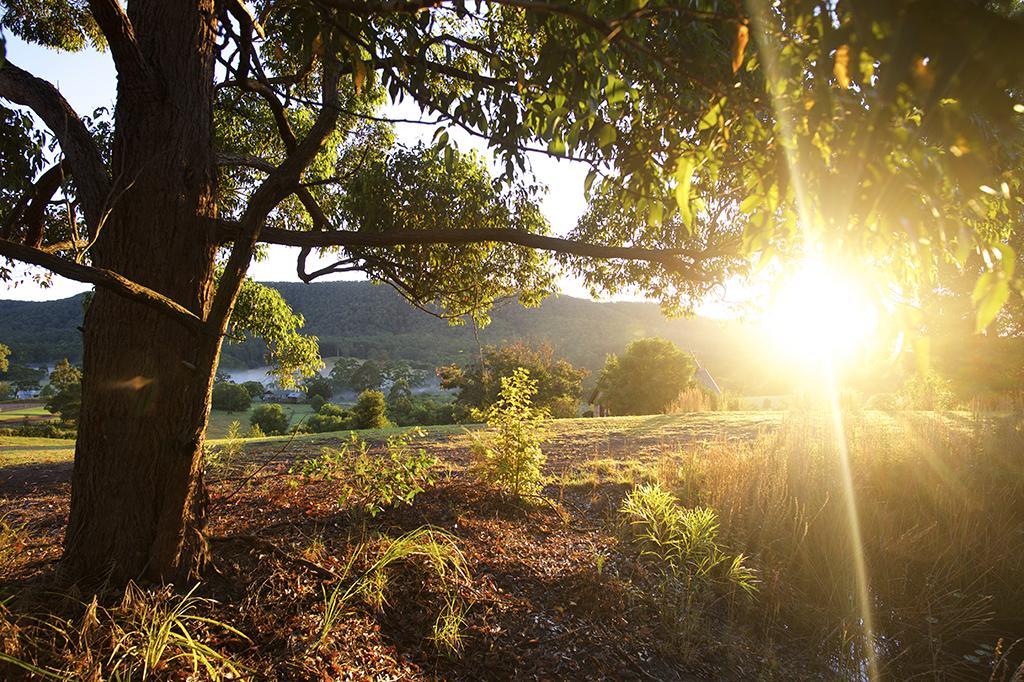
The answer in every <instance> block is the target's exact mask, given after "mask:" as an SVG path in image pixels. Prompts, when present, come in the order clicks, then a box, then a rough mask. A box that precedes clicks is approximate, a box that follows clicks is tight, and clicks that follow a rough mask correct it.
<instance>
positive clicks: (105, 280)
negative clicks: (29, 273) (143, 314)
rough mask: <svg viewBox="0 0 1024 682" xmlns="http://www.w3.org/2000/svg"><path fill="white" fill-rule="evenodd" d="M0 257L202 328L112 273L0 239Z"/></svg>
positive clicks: (173, 305)
mask: <svg viewBox="0 0 1024 682" xmlns="http://www.w3.org/2000/svg"><path fill="white" fill-rule="evenodd" d="M0 256H4V257H6V258H10V259H13V260H17V261H21V262H23V263H30V264H32V265H38V266H41V267H44V268H46V269H47V270H50V271H51V272H55V273H57V274H58V275H61V276H62V277H67V278H68V279H73V280H75V281H76V282H85V283H86V284H95V285H96V286H100V287H104V288H106V289H109V290H110V291H113V292H114V293H117V294H120V295H121V296H124V297H126V298H130V299H132V300H133V301H138V302H139V303H142V304H143V305H146V306H149V307H150V308H153V309H154V310H158V311H160V312H162V313H165V314H168V315H171V316H172V317H173V318H174V319H176V320H177V321H178V322H180V323H181V324H183V325H185V326H186V327H188V328H189V329H193V330H196V331H198V330H200V329H201V328H202V326H203V320H202V319H201V318H200V317H199V316H197V315H196V314H195V313H193V312H192V311H191V310H189V309H188V308H185V307H184V306H182V305H181V304H179V303H177V302H176V301H174V300H172V299H170V298H168V297H167V296H164V295H163V294H161V293H159V292H157V291H153V290H152V289H150V288H148V287H144V286H142V285H141V284H137V283H135V282H133V281H131V280H129V279H127V278H125V277H123V276H121V275H119V274H117V273H116V272H112V271H110V270H105V269H103V268H96V267H92V266H89V265H82V264H81V263H75V262H73V261H69V260H65V259H63V258H59V257H57V256H55V255H53V254H51V253H47V252H46V251H43V250H41V249H35V248H32V247H31V246H25V245H24V244H16V243H15V242H12V241H8V240H6V239H0Z"/></svg>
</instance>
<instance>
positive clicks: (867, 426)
mask: <svg viewBox="0 0 1024 682" xmlns="http://www.w3.org/2000/svg"><path fill="white" fill-rule="evenodd" d="M225 416H229V415H225ZM296 416H299V415H293V418H294V417H296ZM235 418H237V416H236V417H235ZM837 427H839V428H838V429H837ZM224 428H225V429H226V424H224ZM479 428H480V427H479V426H466V427H464V426H442V427H429V428H427V429H425V432H426V433H425V436H424V438H423V440H422V441H421V443H422V446H423V448H424V449H425V450H426V451H427V453H428V454H429V455H433V456H436V457H438V458H439V459H440V460H441V461H442V463H444V464H447V465H449V466H445V467H440V468H437V470H436V473H435V474H434V476H433V478H432V479H431V481H429V482H425V481H419V482H418V483H417V485H419V484H420V483H422V488H421V489H419V490H418V493H419V494H418V495H416V497H415V500H412V501H411V502H409V503H407V504H403V503H398V502H395V500H394V499H392V500H391V502H390V503H389V504H387V505H385V506H384V507H382V508H381V509H379V510H378V511H379V513H374V514H372V515H369V514H367V513H366V512H365V511H361V509H362V508H361V507H359V506H358V505H357V504H355V503H353V502H352V499H353V498H352V495H353V494H358V491H359V490H360V486H367V485H368V486H370V488H369V489H372V490H374V491H376V492H375V494H380V493H381V492H382V491H384V492H387V491H388V490H390V488H389V486H390V485H393V484H394V482H395V481H396V480H398V479H396V478H395V473H394V472H392V474H391V475H390V477H389V476H384V475H381V474H380V472H378V473H377V474H374V473H373V472H375V471H377V470H376V469H374V468H373V467H374V466H375V465H373V464H370V463H368V462H366V461H361V460H360V459H359V458H357V457H355V456H354V453H352V452H351V451H350V452H349V455H348V456H345V457H341V458H337V459H335V460H333V463H331V460H328V459H327V458H326V457H324V458H321V459H322V460H323V461H324V462H325V463H327V466H328V467H330V468H329V469H320V470H319V471H320V472H321V473H319V474H315V473H314V474H308V473H303V474H298V473H291V465H292V462H293V461H294V460H295V459H305V458H309V457H318V456H319V455H320V454H321V451H322V448H323V446H335V447H338V446H340V444H341V443H342V441H343V440H344V439H345V438H346V437H347V435H348V434H347V433H334V434H307V435H301V436H295V437H289V436H278V437H270V438H263V439H258V440H248V441H245V442H244V445H243V451H242V452H240V453H237V454H236V455H234V457H236V458H237V459H230V458H228V459H223V460H221V461H220V462H219V463H218V464H217V465H216V466H215V467H213V469H212V470H211V472H210V476H209V477H208V480H209V482H210V492H211V499H212V507H211V509H212V516H211V534H212V535H213V536H214V537H215V538H219V539H218V540H217V541H216V543H217V544H216V550H215V553H216V555H217V557H218V558H219V561H220V562H221V563H219V564H218V565H219V566H226V567H230V569H229V573H227V574H225V575H223V576H221V577H220V578H218V579H217V580H211V581H210V582H208V583H203V585H202V588H201V590H202V591H201V592H200V593H199V594H201V595H202V596H203V597H204V598H209V599H210V600H211V601H201V602H200V601H196V602H190V603H189V609H193V610H194V613H195V615H196V616H198V617H201V618H204V619H209V620H208V621H203V622H211V623H228V624H230V626H231V627H233V628H237V629H238V630H239V631H241V632H244V633H245V635H246V637H248V638H249V639H251V643H250V642H245V643H241V642H238V641H236V640H234V639H233V638H230V637H229V638H224V637H222V636H218V635H217V633H216V630H217V628H216V627H213V628H212V630H213V632H207V633H206V634H205V635H201V636H204V637H205V639H204V641H209V642H213V643H214V644H213V646H214V648H215V649H216V650H217V652H218V653H217V656H224V657H231V660H233V661H234V662H236V663H237V664H238V665H240V666H244V667H245V668H247V669H249V670H252V671H255V672H254V675H255V676H256V677H257V678H260V677H264V678H267V679H284V678H282V677H281V676H280V675H279V674H278V671H282V670H285V671H289V672H288V675H289V679H292V678H294V679H332V678H336V677H338V676H340V675H341V673H340V672H339V671H340V670H344V671H346V672H347V673H350V674H351V675H352V676H353V677H357V678H378V677H379V678H391V679H403V678H420V677H432V678H443V679H467V680H468V679H513V678H540V679H554V678H583V677H587V678H594V679H597V678H603V679H625V678H629V679H639V678H645V679H652V678H653V679H724V680H747V679H766V680H771V679H849V680H863V679H868V678H869V677H870V678H872V679H912V678H914V679H918V678H919V679H992V680H1001V681H1003V682H1008V681H1009V680H1011V678H1012V679H1018V678H1016V677H1013V676H1014V671H1017V673H1016V674H1017V675H1024V663H1022V659H1024V647H1022V645H1020V644H1018V645H1016V646H1014V642H1016V641H1017V640H1022V641H1024V615H1022V614H1024V592H1022V591H1021V590H1020V585H1021V584H1024V421H1022V420H1021V419H1020V418H1019V417H1009V418H1008V417H998V418H997V417H982V416H977V415H971V414H968V413H959V412H949V413H930V412H899V413H895V412H893V413H890V412H874V411H864V412H851V413H847V414H845V415H843V416H842V419H841V420H840V422H839V423H838V424H837V423H836V422H834V421H833V420H832V418H831V415H829V414H828V413H825V412H789V413H781V412H737V413H701V414H685V415H664V416H650V417H620V418H606V419H567V420H553V421H550V422H547V423H546V424H545V425H544V427H543V429H544V432H545V436H546V437H547V441H546V443H545V444H544V446H543V450H544V453H545V455H546V456H547V462H546V463H545V465H544V467H543V472H544V474H545V481H544V485H543V487H542V489H541V490H540V493H539V495H537V496H535V498H533V501H531V500H520V501H518V502H510V501H509V499H508V498H505V497H502V496H500V495H496V494H495V492H494V491H493V489H491V488H490V487H489V486H488V485H487V484H485V483H483V482H482V481H481V480H479V479H477V478H476V477H475V473H473V472H474V470H473V469H470V468H467V467H465V466H464V465H466V464H468V463H469V461H470V460H469V447H468V446H469V444H470V442H471V441H472V435H471V432H472V431H473V430H476V429H479ZM403 430H404V429H381V430H374V431H364V432H361V433H360V436H361V437H362V438H364V439H365V440H367V441H369V442H372V443H373V444H375V445H380V444H381V442H382V441H384V440H385V439H386V438H387V437H388V436H389V435H393V434H395V433H397V432H399V431H403ZM211 444H212V446H213V447H214V448H223V447H224V446H225V445H226V441H224V440H223V439H222V440H216V439H214V440H212V441H211ZM70 446H71V443H70V442H66V441H52V440H45V439H21V438H18V439H14V438H8V439H0V456H2V457H4V458H6V459H7V460H8V461H9V462H11V463H14V464H25V463H31V462H47V461H55V460H60V459H62V458H64V459H66V458H67V457H69V456H70V453H71V447H70ZM282 453H283V455H284V456H282V457H278V455H280V454H282ZM392 454H393V455H394V454H395V453H394V451H393V452H392ZM371 459H372V460H374V461H377V462H384V463H385V466H387V465H386V463H387V462H388V461H391V460H390V459H389V458H386V457H379V458H371ZM401 466H402V467H405V466H407V464H405V463H402V464H401ZM304 470H308V469H304ZM12 471H14V470H13V469H12ZM382 471H383V470H382ZM401 475H402V476H405V475H407V473H403V474H401ZM3 481H4V477H3V474H2V473H0V484H2V483H3ZM59 484H60V481H58V480H54V479H51V480H50V481H42V482H38V481H37V482H36V483H34V484H32V485H27V486H26V487H23V488H20V489H19V490H18V491H17V492H13V493H11V494H9V495H7V497H4V496H3V495H2V494H0V521H2V522H3V524H6V526H4V527H3V528H0V534H2V533H3V532H6V533H7V534H8V535H9V536H10V538H12V540H11V542H10V543H9V544H10V546H12V547H14V550H12V551H10V552H5V551H4V549H3V547H2V546H0V575H3V574H6V575H9V576H12V578H11V579H12V580H21V581H24V580H27V579H29V578H31V577H33V576H37V577H40V579H42V580H43V581H44V582H45V579H46V574H45V569H44V568H40V567H46V566H50V565H52V562H53V561H55V560H56V558H57V557H58V556H59V540H60V537H61V534H62V532H63V522H64V518H65V517H64V515H65V514H66V510H67V489H66V487H65V488H60V487H58V486H59ZM0 492H2V486H0ZM644 496H646V497H644ZM356 499H359V498H358V497H357V498H356ZM630 500H633V502H632V503H631V504H633V507H632V509H633V510H634V511H633V512H630V513H632V514H633V516H632V517H629V516H626V513H627V512H626V511H624V510H625V509H626V508H627V503H629V501H630ZM637 500H640V502H637ZM644 500H646V501H644ZM701 519H703V521H702V520H701ZM0 525H2V524H0ZM424 528H428V529H429V534H427V535H423V532H424V530H423V529H424ZM4 529H6V530H4ZM435 533H436V534H435ZM417 534H419V535H417ZM409 537H413V538H419V540H416V542H420V543H423V542H426V544H418V545H417V544H409V545H402V544H401V543H403V542H412V541H410V540H406V538H409ZM252 538H256V539H255V540H253V539H252ZM19 543H20V544H19ZM252 543H255V544H252ZM439 543H440V544H439ZM2 544H3V543H0V545H2ZM249 544H252V546H251V547H249V546H248V545H249ZM19 546H23V547H32V548H34V549H33V550H31V551H19V550H18V549H17V548H18V547H19ZM694 547H704V548H705V549H704V550H701V551H705V552H706V553H705V554H704V555H699V556H702V557H703V558H700V560H699V561H698V560H696V559H695V558H694V557H696V556H698V555H696V554H693V552H694V551H696V550H694V549H693V548H694ZM675 548H684V549H681V550H677V549H675ZM708 548H710V549H708ZM402 552H409V553H410V554H408V555H407V557H408V560H405V559H401V558H398V559H395V561H396V562H397V563H398V564H400V565H399V566H398V567H397V568H396V569H395V570H394V571H389V572H388V574H387V575H386V576H385V575H384V574H379V575H378V574H372V575H374V576H375V577H374V578H373V580H374V581H380V582H379V583H378V582H373V584H372V585H371V584H369V583H368V584H367V585H365V586H362V587H359V589H360V590H364V589H365V590H367V591H366V592H351V593H346V594H355V595H356V596H355V597H351V596H346V597H345V599H349V600H350V601H349V602H346V603H345V604H344V608H343V609H340V610H339V608H337V604H335V605H334V606H332V602H331V598H330V595H331V594H332V592H331V590H332V589H335V588H336V587H337V586H346V588H349V587H350V588H351V589H352V590H355V589H356V583H355V582H353V580H360V579H361V578H354V577H353V576H364V575H370V574H368V573H366V571H371V570H372V565H373V564H372V563H368V562H373V561H375V560H376V557H382V556H388V557H402V556H405V555H403V554H402ZM673 552H675V554H673ZM679 552H682V553H681V554H679ZM673 556H677V557H678V556H682V557H683V560H680V561H676V560H675V559H673V558H672V557H673ZM416 557H420V559H416ZM423 557H430V558H429V560H426V561H424V560H421V559H422V558H423ZM736 561H739V562H740V563H739V564H736V563H735V562H736ZM5 562H6V563H5ZM439 565H443V567H444V569H445V570H452V571H455V572H456V573H458V578H457V580H456V582H455V583H449V582H445V581H441V582H439V578H438V575H437V574H434V573H432V571H433V570H435V569H436V567H437V566H439ZM431 566H434V569H432V568H430V567H431ZM737 566H738V568H737ZM350 571H351V572H350ZM446 575H448V574H446ZM448 579H449V578H446V579H445V580H448ZM739 585H747V587H743V588H741V587H738V586H739ZM2 588H3V580H2V579H0V589H2ZM748 588H749V589H748ZM439 590H440V591H439ZM240 595H242V596H240ZM374 595H376V596H374ZM123 597H124V595H116V594H115V595H111V596H110V599H108V601H107V602H105V604H106V605H105V606H103V607H102V609H101V611H100V612H99V618H100V620H101V622H102V623H103V625H102V626H100V631H102V632H106V631H107V630H110V631H111V632H115V633H120V632H122V631H123V628H125V627H129V626H130V624H131V623H134V622H137V620H138V618H139V615H138V613H136V612H134V611H132V607H131V606H130V605H131V604H136V605H138V608H147V609H148V608H156V607H150V606H148V605H150V604H155V605H157V606H158V607H159V608H169V607H173V605H174V604H175V603H178V602H176V601H175V600H178V599H181V598H182V597H181V596H180V595H177V596H175V594H174V593H171V592H168V591H166V590H164V591H160V590H156V589H154V590H149V591H146V592H144V593H143V592H138V593H133V596H132V599H130V600H129V599H124V598H123ZM214 600H215V601H214ZM126 604H128V605H129V606H125V605H126ZM5 608H6V609H7V610H6V611H3V610H0V626H3V625H4V619H5V618H7V619H8V620H9V621H10V622H11V623H12V624H13V625H12V628H13V629H11V630H10V631H11V632H20V634H19V635H18V637H19V638H20V639H18V640H17V642H21V644H20V646H22V648H21V649H20V650H17V651H20V653H19V655H20V656H22V657H27V658H28V659H30V660H32V661H33V662H34V663H35V664H44V665H51V666H57V665H65V663H63V661H65V660H68V658H67V657H69V656H70V657H71V658H72V659H74V660H78V661H79V662H81V664H82V665H89V663H88V661H94V660H108V659H109V658H110V653H109V645H108V644H105V643H104V642H105V641H106V640H104V639H102V638H101V637H93V638H92V639H90V640H89V641H91V642H95V644H94V645H93V646H95V647H96V650H95V651H91V652H85V653H82V652H78V651H77V650H71V649H66V647H64V645H62V644H60V643H59V642H58V643H57V644H53V643H52V642H51V640H47V639H46V638H47V637H48V636H49V634H50V631H49V630H47V629H45V628H38V627H37V626H36V625H33V624H34V623H39V622H43V620H45V619H41V616H44V615H46V614H47V613H48V612H47V611H46V609H47V608H50V606H48V605H47V604H45V603H44V604H43V605H42V606H40V605H38V603H36V602H33V601H32V600H31V599H30V598H28V597H25V598H24V599H22V600H20V601H17V600H16V601H11V602H9V604H8V605H7V606H5ZM33 609H36V611H33ZM39 609H42V610H41V611H40V610H39ZM445 609H449V610H447V611H446V610H445ZM17 614H22V615H21V616H19V615H17ZM445 614H447V615H445ZM66 617H67V618H68V621H67V622H68V623H70V625H69V626H68V627H72V628H74V627H77V626H76V625H74V624H75V623H78V622H81V620H82V618H83V615H82V613H81V612H80V610H78V611H71V612H68V614H67V615H66ZM446 618H448V619H449V620H445V619H446ZM126 624H128V625H126ZM14 625H16V626H17V627H14ZM19 628H20V629H19ZM33 628H36V629H33ZM439 628H441V629H440V630H439ZM119 636H120V635H119ZM132 636H133V637H134V636H136V635H132ZM442 636H443V637H447V638H448V639H441V638H442ZM33 637H37V639H33ZM12 641H14V640H12ZM17 642H16V643H17ZM442 642H448V643H449V644H451V643H453V642H454V645H453V646H454V647H455V648H454V649H452V648H449V649H443V647H442V645H441V643H442ZM104 647H106V648H104ZM174 651H175V652H177V653H181V650H180V649H175V650H174ZM312 651H317V652H319V653H318V654H317V655H315V656H314V655H311V654H310V652H312ZM184 656H185V658H184V659H182V660H185V661H187V660H188V659H187V654H185V655H184ZM75 657H77V658H75ZM173 660H178V659H169V660H168V661H167V663H166V665H167V668H166V669H165V672H168V674H170V672H171V670H172V669H175V670H177V671H178V672H181V674H182V676H185V675H186V674H187V670H186V667H187V666H184V667H181V666H183V665H184V664H178V663H173ZM218 660H221V659H218ZM175 666H179V667H180V669H178V668H175ZM54 669H56V668H54ZM2 673H3V667H2V664H0V676H2Z"/></svg>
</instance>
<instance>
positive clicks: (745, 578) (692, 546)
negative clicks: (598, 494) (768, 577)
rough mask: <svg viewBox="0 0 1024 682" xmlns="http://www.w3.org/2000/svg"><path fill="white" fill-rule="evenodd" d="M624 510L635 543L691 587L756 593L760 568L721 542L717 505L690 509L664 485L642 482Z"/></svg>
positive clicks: (641, 550) (638, 549)
mask: <svg viewBox="0 0 1024 682" xmlns="http://www.w3.org/2000/svg"><path fill="white" fill-rule="evenodd" d="M619 513H620V514H621V515H622V517H623V518H624V519H625V521H626V523H627V524H628V535H629V540H630V542H631V544H632V545H633V546H634V547H635V548H636V549H637V551H638V552H639V556H640V557H641V558H644V559H652V560H653V561H654V562H655V563H656V565H657V566H658V568H659V569H661V570H663V571H664V572H665V573H666V575H667V576H670V577H672V578H679V577H683V578H685V580H686V583H687V586H688V587H692V586H693V584H694V583H695V582H699V583H701V586H705V587H710V586H719V587H731V586H735V587H739V588H740V589H742V590H744V591H745V592H747V593H753V591H754V589H755V585H756V582H757V580H756V578H755V576H754V572H753V571H752V570H751V569H750V568H748V567H747V565H746V557H745V556H744V555H743V554H737V555H735V556H730V555H729V554H727V553H726V552H725V551H724V550H723V549H722V548H721V547H720V546H719V545H718V515H717V514H716V513H715V511H714V510H713V509H708V508H706V507H694V508H691V509H687V508H685V507H683V506H682V505H680V504H679V501H678V500H677V499H676V497H675V496H674V495H672V494H671V493H669V492H668V491H667V490H665V489H664V488H663V487H662V486H661V485H660V484H659V483H650V484H645V485H638V486H637V487H636V488H634V489H633V490H632V492H630V493H629V495H628V496H627V497H626V500H625V502H623V503H622V507H621V508H620V509H619Z"/></svg>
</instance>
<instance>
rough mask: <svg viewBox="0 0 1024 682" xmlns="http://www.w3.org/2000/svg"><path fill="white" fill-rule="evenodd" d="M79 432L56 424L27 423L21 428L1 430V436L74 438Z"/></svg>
mask: <svg viewBox="0 0 1024 682" xmlns="http://www.w3.org/2000/svg"><path fill="white" fill-rule="evenodd" d="M76 435H77V432H76V431H75V430H74V429H69V428H66V427H65V426H64V425H61V424H56V423H54V422H35V423H32V422H29V421H25V422H24V423H22V424H21V425H19V426H13V427H8V428H2V429H0V436H21V437H23V438H68V439H71V438H74V437H75V436H76Z"/></svg>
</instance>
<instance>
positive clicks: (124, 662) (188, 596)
mask: <svg viewBox="0 0 1024 682" xmlns="http://www.w3.org/2000/svg"><path fill="white" fill-rule="evenodd" d="M198 587H199V586H198V584H197V585H195V586H193V587H192V589H190V590H189V591H188V592H187V593H185V594H184V595H180V596H179V595H173V594H172V593H170V591H169V590H168V589H166V588H165V589H164V590H161V591H155V592H153V591H145V590H142V589H140V588H139V587H137V586H136V585H134V584H132V583H130V584H129V585H128V588H127V589H126V590H125V594H124V599H123V600H122V602H121V605H120V608H119V611H120V615H121V617H120V618H114V619H113V620H112V626H113V636H114V639H115V641H116V644H115V645H114V648H113V651H112V652H111V653H110V657H109V658H108V660H107V669H108V671H109V674H110V675H111V676H112V677H118V678H121V677H123V678H125V679H132V678H135V677H140V678H142V679H146V678H148V677H149V676H150V675H153V674H156V673H157V672H158V671H160V670H161V669H162V668H166V667H167V666H168V665H170V664H172V663H173V662H174V661H176V660H179V659H181V660H184V661H185V662H186V663H188V664H189V665H190V667H191V669H192V674H193V675H196V674H198V673H199V670H200V669H202V670H203V671H204V672H205V673H206V675H207V676H208V677H209V678H210V679H213V680H219V679H222V678H224V677H225V674H229V675H230V676H231V677H238V676H239V674H240V670H239V668H238V667H237V666H236V665H235V664H234V663H233V662H232V660H231V659H230V658H229V657H228V656H226V655H225V654H222V653H220V652H218V651H216V650H214V649H212V648H211V647H210V646H208V645H206V644H204V643H203V642H202V641H201V639H200V638H199V637H198V636H197V634H198V633H197V632H196V630H195V628H196V626H204V627H205V626H213V627H215V628H217V629H220V630H223V631H226V632H229V633H231V634H233V635H236V636H238V637H241V638H243V639H247V638H246V637H245V635H244V634H242V633H241V632H240V631H238V630H237V629H235V628H233V627H231V626H230V625H228V624H226V623H222V622H219V621H215V620H213V619H210V618H207V617H204V616H201V615H199V614H197V613H196V612H195V611H196V608H197V607H198V606H200V605H201V604H203V603H204V602H207V601H209V600H207V599H203V598H201V597H196V596H195V592H196V590H197V589H198Z"/></svg>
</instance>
